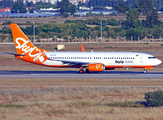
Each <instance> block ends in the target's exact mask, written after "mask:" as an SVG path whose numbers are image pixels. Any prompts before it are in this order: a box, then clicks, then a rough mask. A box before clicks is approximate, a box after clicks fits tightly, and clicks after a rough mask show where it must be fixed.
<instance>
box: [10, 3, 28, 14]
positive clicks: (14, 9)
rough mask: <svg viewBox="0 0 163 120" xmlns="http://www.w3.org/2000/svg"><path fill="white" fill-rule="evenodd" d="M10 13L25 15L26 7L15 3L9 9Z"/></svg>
mask: <svg viewBox="0 0 163 120" xmlns="http://www.w3.org/2000/svg"><path fill="white" fill-rule="evenodd" d="M11 11H12V13H26V12H27V10H26V7H25V4H24V3H23V2H21V1H17V2H15V3H14V4H13V5H12V7H11Z"/></svg>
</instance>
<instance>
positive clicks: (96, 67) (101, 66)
mask: <svg viewBox="0 0 163 120" xmlns="http://www.w3.org/2000/svg"><path fill="white" fill-rule="evenodd" d="M88 70H89V71H90V72H91V71H104V70H105V65H104V64H101V63H94V64H89V65H88Z"/></svg>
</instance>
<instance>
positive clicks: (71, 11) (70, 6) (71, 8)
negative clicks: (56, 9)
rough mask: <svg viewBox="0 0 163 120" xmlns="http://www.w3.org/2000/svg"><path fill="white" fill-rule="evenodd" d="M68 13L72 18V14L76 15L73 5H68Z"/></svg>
mask: <svg viewBox="0 0 163 120" xmlns="http://www.w3.org/2000/svg"><path fill="white" fill-rule="evenodd" d="M69 12H70V14H71V15H72V16H74V13H76V7H75V5H69Z"/></svg>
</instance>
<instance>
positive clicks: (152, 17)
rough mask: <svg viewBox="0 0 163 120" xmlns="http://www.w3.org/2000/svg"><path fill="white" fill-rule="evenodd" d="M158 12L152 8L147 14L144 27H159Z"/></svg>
mask: <svg viewBox="0 0 163 120" xmlns="http://www.w3.org/2000/svg"><path fill="white" fill-rule="evenodd" d="M159 23H160V21H159V19H158V12H157V9H156V8H153V9H152V11H151V12H148V14H147V17H146V27H151V28H152V27H153V26H155V25H159Z"/></svg>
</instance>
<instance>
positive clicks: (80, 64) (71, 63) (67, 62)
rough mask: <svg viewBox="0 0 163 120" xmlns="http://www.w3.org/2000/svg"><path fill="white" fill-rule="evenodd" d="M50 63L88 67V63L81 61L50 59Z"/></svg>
mask: <svg viewBox="0 0 163 120" xmlns="http://www.w3.org/2000/svg"><path fill="white" fill-rule="evenodd" d="M50 60H52V61H60V62H62V63H63V64H69V65H72V66H88V64H89V63H90V62H82V61H70V60H56V59H50Z"/></svg>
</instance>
